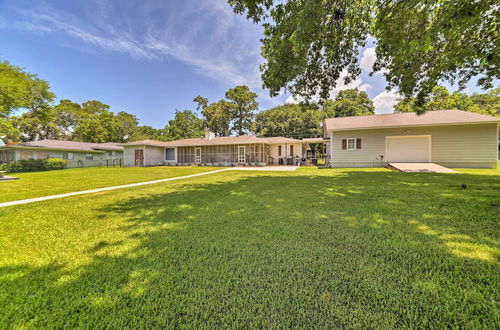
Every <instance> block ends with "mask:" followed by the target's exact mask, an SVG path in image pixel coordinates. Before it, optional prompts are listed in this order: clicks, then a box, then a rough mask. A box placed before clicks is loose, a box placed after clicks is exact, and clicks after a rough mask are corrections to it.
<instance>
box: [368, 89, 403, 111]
mask: <svg viewBox="0 0 500 330" xmlns="http://www.w3.org/2000/svg"><path fill="white" fill-rule="evenodd" d="M400 97H401V96H400V95H399V93H398V92H397V91H395V90H390V91H386V90H385V91H383V92H382V93H380V94H378V95H377V96H375V97H374V98H373V105H374V106H375V113H377V114H384V113H393V112H394V106H395V105H396V103H398V100H399V98H400Z"/></svg>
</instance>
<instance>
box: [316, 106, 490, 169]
mask: <svg viewBox="0 0 500 330" xmlns="http://www.w3.org/2000/svg"><path fill="white" fill-rule="evenodd" d="M499 122H500V119H499V118H495V117H491V116H485V115H481V114H477V113H472V112H466V111H459V110H443V111H430V112H427V113H425V114H423V115H421V116H418V115H416V114H415V113H399V114H385V115H372V116H358V117H343V118H329V119H326V120H325V124H324V129H325V135H326V136H327V137H328V138H329V140H330V145H329V159H330V163H331V165H332V167H381V166H387V164H388V163H436V164H439V165H442V166H446V167H472V168H496V166H497V159H498V124H499Z"/></svg>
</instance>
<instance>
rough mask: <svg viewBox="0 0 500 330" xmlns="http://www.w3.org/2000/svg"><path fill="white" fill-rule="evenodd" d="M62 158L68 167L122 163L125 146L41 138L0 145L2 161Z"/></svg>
mask: <svg viewBox="0 0 500 330" xmlns="http://www.w3.org/2000/svg"><path fill="white" fill-rule="evenodd" d="M47 158H62V159H66V160H67V161H68V167H69V168H71V167H90V166H101V165H109V166H111V165H113V164H115V165H120V164H122V162H123V147H122V146H121V144H119V143H111V142H108V143H88V142H74V141H59V140H40V141H33V142H23V143H18V144H7V145H4V146H0V163H8V162H11V161H15V160H26V159H47Z"/></svg>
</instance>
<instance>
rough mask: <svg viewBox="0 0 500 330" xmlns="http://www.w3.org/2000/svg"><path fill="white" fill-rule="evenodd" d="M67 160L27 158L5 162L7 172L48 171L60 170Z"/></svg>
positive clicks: (64, 166)
mask: <svg viewBox="0 0 500 330" xmlns="http://www.w3.org/2000/svg"><path fill="white" fill-rule="evenodd" d="M67 164H68V162H67V161H66V160H65V159H60V158H49V159H28V160H18V161H13V162H10V163H9V164H7V166H6V170H7V172H34V171H50V170H62V169H63V168H66V165H67Z"/></svg>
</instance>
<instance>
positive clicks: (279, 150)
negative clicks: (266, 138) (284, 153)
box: [278, 146, 281, 156]
mask: <svg viewBox="0 0 500 330" xmlns="http://www.w3.org/2000/svg"><path fill="white" fill-rule="evenodd" d="M278 156H281V146H278Z"/></svg>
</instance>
